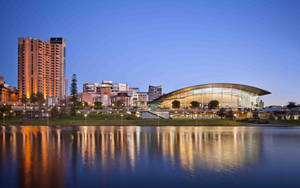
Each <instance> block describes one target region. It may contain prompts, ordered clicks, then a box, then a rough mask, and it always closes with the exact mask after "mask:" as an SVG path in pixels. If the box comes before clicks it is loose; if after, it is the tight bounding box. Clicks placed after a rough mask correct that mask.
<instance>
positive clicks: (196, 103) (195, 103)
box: [191, 101, 200, 109]
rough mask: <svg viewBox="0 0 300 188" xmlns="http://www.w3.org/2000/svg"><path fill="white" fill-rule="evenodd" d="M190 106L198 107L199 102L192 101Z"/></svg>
mask: <svg viewBox="0 0 300 188" xmlns="http://www.w3.org/2000/svg"><path fill="white" fill-rule="evenodd" d="M191 108H192V109H196V108H200V103H199V102H198V101H192V102H191Z"/></svg>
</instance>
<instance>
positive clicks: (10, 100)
mask: <svg viewBox="0 0 300 188" xmlns="http://www.w3.org/2000/svg"><path fill="white" fill-rule="evenodd" d="M18 101H19V100H18V91H17V89H16V88H15V87H12V86H10V85H7V84H5V82H4V77H2V76H0V104H11V105H12V104H16V103H18Z"/></svg>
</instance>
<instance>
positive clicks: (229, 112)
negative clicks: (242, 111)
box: [225, 109, 233, 119]
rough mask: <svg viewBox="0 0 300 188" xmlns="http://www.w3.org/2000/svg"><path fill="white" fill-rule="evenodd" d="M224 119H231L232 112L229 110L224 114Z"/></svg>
mask: <svg viewBox="0 0 300 188" xmlns="http://www.w3.org/2000/svg"><path fill="white" fill-rule="evenodd" d="M225 117H226V119H233V111H232V110H231V109H230V110H228V111H227V112H226V115H225Z"/></svg>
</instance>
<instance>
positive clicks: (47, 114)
mask: <svg viewBox="0 0 300 188" xmlns="http://www.w3.org/2000/svg"><path fill="white" fill-rule="evenodd" d="M46 116H47V126H48V125H49V113H48V112H47V114H46Z"/></svg>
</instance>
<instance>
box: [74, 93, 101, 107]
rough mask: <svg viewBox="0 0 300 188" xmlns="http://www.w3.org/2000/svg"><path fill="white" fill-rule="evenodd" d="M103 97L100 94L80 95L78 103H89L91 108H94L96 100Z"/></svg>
mask: <svg viewBox="0 0 300 188" xmlns="http://www.w3.org/2000/svg"><path fill="white" fill-rule="evenodd" d="M99 96H101V95H100V94H97V93H87V92H83V93H78V95H77V98H78V101H80V102H87V103H88V105H89V106H92V105H93V104H94V102H95V98H97V97H99Z"/></svg>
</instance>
